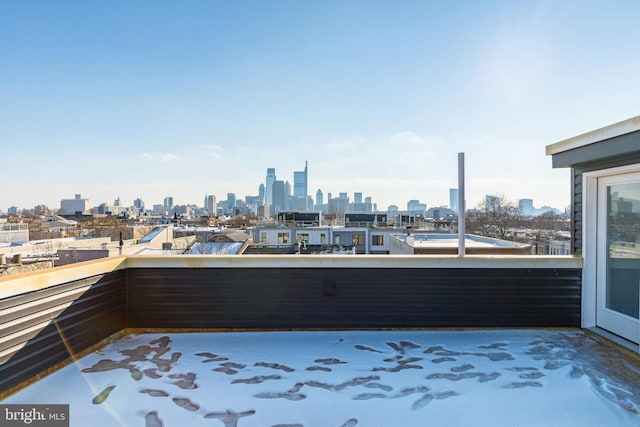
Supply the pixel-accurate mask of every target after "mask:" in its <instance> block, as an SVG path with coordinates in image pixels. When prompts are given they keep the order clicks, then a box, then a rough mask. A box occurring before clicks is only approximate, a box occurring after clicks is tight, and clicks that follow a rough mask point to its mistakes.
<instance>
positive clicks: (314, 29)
mask: <svg viewBox="0 0 640 427" xmlns="http://www.w3.org/2000/svg"><path fill="white" fill-rule="evenodd" d="M638 16H640V2H637V1H589V0H579V1H570V0H563V1H559V0H555V1H447V2H429V1H426V0H425V1H402V0H400V1H393V2H390V1H373V0H369V1H329V0H327V1H320V2H316V1H268V0H264V1H193V0H191V1H189V0H186V1H179V2H178V1H44V0H43V1H30V0H23V1H11V0H0V146H1V147H2V148H1V153H2V154H1V155H0V179H1V181H2V186H1V188H2V190H1V191H0V211H6V209H7V208H8V207H9V206H13V205H16V206H18V207H20V208H23V207H27V208H28V207H33V206H34V205H36V204H47V205H49V206H50V207H59V203H60V199H63V198H71V197H73V195H74V194H76V193H81V194H82V195H83V196H84V197H86V198H89V199H90V201H91V204H92V205H98V204H99V203H102V202H107V203H112V202H113V200H114V199H115V198H116V197H118V196H119V197H120V198H121V199H122V202H123V203H124V204H127V205H128V204H132V203H133V199H135V198H137V197H141V198H142V199H143V200H144V201H145V203H146V205H147V206H149V207H150V206H151V205H152V204H154V203H161V202H162V199H163V198H164V197H165V196H167V195H172V196H174V200H175V203H177V204H188V203H191V204H193V203H195V204H198V205H202V203H203V199H204V196H205V194H215V195H216V196H217V198H218V200H224V199H226V194H227V192H235V193H236V195H237V196H238V197H244V196H245V195H255V194H257V192H258V185H259V184H260V183H261V182H264V180H265V175H266V169H267V168H268V167H275V168H276V175H277V177H278V179H283V180H289V181H291V182H293V171H295V170H302V169H303V167H304V162H305V160H308V161H309V192H310V194H311V195H313V196H315V192H316V190H317V189H318V188H320V189H322V191H323V192H324V193H325V197H326V194H327V193H328V192H331V193H333V194H334V195H337V193H339V192H348V193H349V194H350V196H352V194H353V192H355V191H358V192H362V193H363V194H364V196H371V197H373V200H374V202H377V203H378V206H379V208H381V209H386V208H387V206H388V205H390V204H396V205H398V206H399V207H400V208H401V209H402V208H405V207H406V202H407V201H408V200H409V199H420V200H421V201H422V202H423V203H427V205H428V206H435V205H446V204H448V196H449V192H448V189H449V188H452V187H456V186H457V171H456V167H457V153H458V152H465V153H466V165H467V167H466V176H467V205H468V206H470V207H472V206H475V205H476V204H477V203H478V202H480V201H481V200H482V198H483V197H484V195H485V194H496V193H500V194H504V195H505V196H506V197H507V199H511V200H517V199H519V198H532V199H534V204H535V205H536V206H542V205H551V206H555V207H559V208H563V207H564V206H566V205H567V204H568V203H569V197H570V196H569V191H570V189H569V172H568V171H567V170H553V169H552V168H551V159H550V158H549V157H546V156H545V153H544V148H545V146H546V145H548V144H551V143H554V142H557V141H559V140H562V139H565V138H568V137H572V136H575V135H578V134H581V133H584V132H587V131H590V130H593V129H596V128H599V127H602V126H606V125H609V124H612V123H615V122H618V121H621V120H624V119H627V118H629V117H632V116H636V115H638V114H639V112H638V110H639V109H638V100H639V99H640V84H638V76H639V75H640V55H638V54H637V46H638V41H640V27H639V26H638V25H637V17H638Z"/></svg>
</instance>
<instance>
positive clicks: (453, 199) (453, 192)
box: [449, 188, 458, 212]
mask: <svg viewBox="0 0 640 427" xmlns="http://www.w3.org/2000/svg"><path fill="white" fill-rule="evenodd" d="M449 209H451V210H452V211H456V212H457V211H458V189H457V188H450V189H449Z"/></svg>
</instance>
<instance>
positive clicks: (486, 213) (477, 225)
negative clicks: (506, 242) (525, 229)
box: [465, 195, 522, 239]
mask: <svg viewBox="0 0 640 427" xmlns="http://www.w3.org/2000/svg"><path fill="white" fill-rule="evenodd" d="M465 221H466V224H467V226H466V228H467V230H468V231H469V232H470V233H476V234H480V235H482V236H489V237H496V238H500V239H504V238H505V237H506V236H507V233H508V231H509V230H510V229H512V228H516V227H519V226H520V225H521V224H522V213H521V211H520V208H519V207H518V206H517V205H516V204H515V203H513V202H511V201H508V200H506V198H505V197H504V195H493V196H487V197H486V198H485V200H483V201H482V202H480V203H479V204H478V207H477V208H476V209H475V210H473V211H469V212H467V214H466V215H465Z"/></svg>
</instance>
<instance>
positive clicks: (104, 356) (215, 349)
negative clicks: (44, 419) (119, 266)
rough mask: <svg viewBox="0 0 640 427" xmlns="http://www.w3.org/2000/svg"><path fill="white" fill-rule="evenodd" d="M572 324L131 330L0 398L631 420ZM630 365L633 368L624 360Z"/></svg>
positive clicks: (245, 416) (289, 412)
mask: <svg viewBox="0 0 640 427" xmlns="http://www.w3.org/2000/svg"><path fill="white" fill-rule="evenodd" d="M592 340H593V338H591V337H589V336H587V335H585V334H584V333H583V332H581V331H545V330H508V331H504V330H490V331H331V332H326V331H322V332H321V331H318V332H310V331H304V332H227V333H223V332H220V333H213V332H202V333H167V334H139V335H127V336H125V337H122V338H120V339H117V340H114V341H113V342H111V343H110V344H109V345H107V346H105V347H104V348H102V349H100V350H99V351H97V352H94V353H92V354H90V355H88V356H85V357H83V358H81V359H79V360H77V361H76V362H75V363H74V364H72V365H69V366H66V367H65V368H63V369H61V370H59V371H57V372H55V373H53V374H51V375H49V376H47V377H45V378H43V379H42V380H40V381H38V382H37V383H35V384H33V385H31V386H29V387H27V388H25V389H23V390H21V391H19V392H17V393H16V394H14V395H12V396H10V397H9V398H8V399H6V400H5V401H4V402H3V403H34V404H35V403H46V404H54V403H63V404H70V411H71V425H72V426H78V427H82V426H88V425H100V426H103V427H108V426H146V427H161V426H164V427H167V426H189V427H191V426H236V425H237V426H239V427H250V426H260V427H264V426H323V427H325V426H330V427H331V426H335V427H339V426H351V427H353V426H380V427H388V426H426V425H437V426H540V425H544V426H575V425H580V426H603V425H607V426H638V425H640V415H639V414H638V410H639V409H640V380H638V372H635V371H634V370H637V369H638V364H635V365H634V364H633V363H631V364H629V363H626V364H625V365H624V366H625V367H626V369H627V370H630V371H631V374H632V375H630V377H631V378H635V380H634V379H632V380H630V381H625V379H624V377H617V376H616V374H615V371H614V370H612V369H611V368H610V367H609V365H608V364H607V360H605V359H603V357H601V355H600V353H599V352H598V351H597V345H596V344H595V341H592ZM627 373H628V372H627Z"/></svg>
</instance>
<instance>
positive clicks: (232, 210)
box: [227, 193, 236, 215]
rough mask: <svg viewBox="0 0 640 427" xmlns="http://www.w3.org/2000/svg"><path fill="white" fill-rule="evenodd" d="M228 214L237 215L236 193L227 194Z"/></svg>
mask: <svg viewBox="0 0 640 427" xmlns="http://www.w3.org/2000/svg"><path fill="white" fill-rule="evenodd" d="M227 213H228V214H229V215H235V214H236V193H227Z"/></svg>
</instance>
